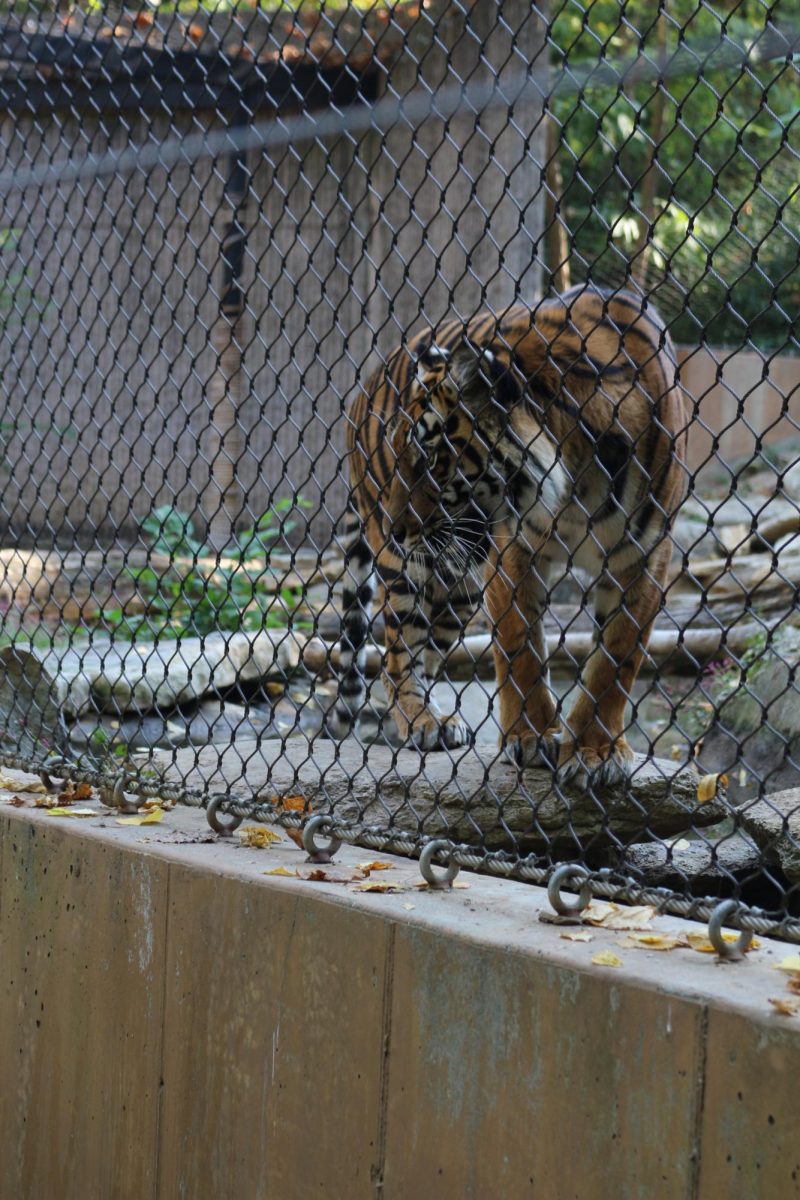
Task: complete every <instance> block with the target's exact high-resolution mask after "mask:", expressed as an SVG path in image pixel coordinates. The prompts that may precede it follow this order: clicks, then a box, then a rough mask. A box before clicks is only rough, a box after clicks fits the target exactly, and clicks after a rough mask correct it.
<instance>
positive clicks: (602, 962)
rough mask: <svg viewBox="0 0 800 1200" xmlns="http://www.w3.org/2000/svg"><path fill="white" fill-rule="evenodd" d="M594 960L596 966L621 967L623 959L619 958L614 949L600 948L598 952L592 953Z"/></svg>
mask: <svg viewBox="0 0 800 1200" xmlns="http://www.w3.org/2000/svg"><path fill="white" fill-rule="evenodd" d="M592 962H593V963H594V965H595V966H596V967H621V966H622V959H621V958H618V957H617V955H616V954H614V952H613V951H612V950H600V951H599V952H598V953H597V954H593V955H592Z"/></svg>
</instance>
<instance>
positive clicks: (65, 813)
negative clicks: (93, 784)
mask: <svg viewBox="0 0 800 1200" xmlns="http://www.w3.org/2000/svg"><path fill="white" fill-rule="evenodd" d="M47 815H48V816H49V817H99V816H100V815H101V814H100V813H99V812H98V811H97V809H95V808H48V810H47Z"/></svg>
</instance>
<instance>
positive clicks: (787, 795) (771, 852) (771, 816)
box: [740, 788, 800, 884]
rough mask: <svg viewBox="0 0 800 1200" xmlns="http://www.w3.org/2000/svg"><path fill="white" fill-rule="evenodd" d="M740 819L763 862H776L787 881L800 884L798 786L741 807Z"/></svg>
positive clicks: (799, 792) (799, 800)
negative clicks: (758, 850)
mask: <svg viewBox="0 0 800 1200" xmlns="http://www.w3.org/2000/svg"><path fill="white" fill-rule="evenodd" d="M740 820H741V823H742V825H743V827H744V828H745V829H746V831H747V832H748V833H749V834H750V836H751V837H752V839H753V841H754V842H756V844H757V845H758V846H759V848H760V850H761V853H762V855H763V856H764V858H765V859H766V861H767V862H769V863H775V864H777V865H778V866H779V867H780V868H781V870H782V871H783V873H784V875H785V876H786V878H787V879H788V880H789V882H790V883H793V884H800V788H791V789H790V790H788V791H785V792H774V793H773V794H772V795H771V796H769V797H767V798H766V799H764V800H761V801H760V802H759V803H758V804H752V805H749V806H744V807H743V808H742V811H741V816H740Z"/></svg>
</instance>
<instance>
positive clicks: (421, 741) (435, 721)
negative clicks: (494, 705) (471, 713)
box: [392, 709, 472, 751]
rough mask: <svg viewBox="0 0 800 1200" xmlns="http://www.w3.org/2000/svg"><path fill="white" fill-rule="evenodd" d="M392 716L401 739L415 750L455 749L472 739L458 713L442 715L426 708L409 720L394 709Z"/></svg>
mask: <svg viewBox="0 0 800 1200" xmlns="http://www.w3.org/2000/svg"><path fill="white" fill-rule="evenodd" d="M392 716H393V717H394V719H395V722H396V723H397V728H398V730H399V732H400V735H401V738H402V740H403V741H405V742H408V743H410V745H412V746H414V747H415V748H416V749H417V750H423V751H428V750H457V749H458V748H459V747H460V746H466V745H468V744H469V743H470V742H471V741H472V733H471V732H470V729H469V727H468V726H467V725H466V723H465V722H464V721H463V720H462V718H461V717H460V716H459V715H458V713H453V715H452V716H450V717H442V716H439V715H438V714H437V713H432V712H429V711H428V710H427V709H426V710H424V711H422V712H419V713H417V715H416V716H415V717H414V718H413V719H412V720H409V719H408V718H407V717H405V716H403V715H402V714H398V712H397V711H396V710H394V711H393V712H392Z"/></svg>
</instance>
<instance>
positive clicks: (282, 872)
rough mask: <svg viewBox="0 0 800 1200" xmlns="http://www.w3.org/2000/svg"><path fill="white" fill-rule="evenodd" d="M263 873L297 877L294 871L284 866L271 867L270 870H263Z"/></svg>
mask: <svg viewBox="0 0 800 1200" xmlns="http://www.w3.org/2000/svg"><path fill="white" fill-rule="evenodd" d="M264 874H265V875H289V876H291V878H292V879H296V878H297V872H296V871H288V870H287V869H286V867H273V868H272V870H271V871H265V872H264Z"/></svg>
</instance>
